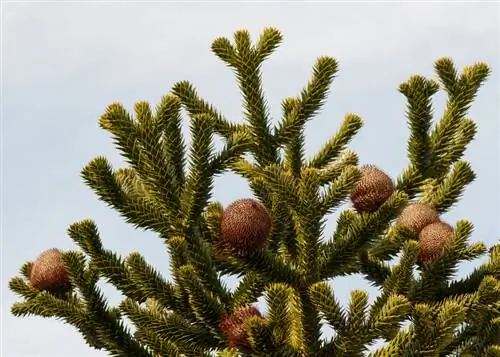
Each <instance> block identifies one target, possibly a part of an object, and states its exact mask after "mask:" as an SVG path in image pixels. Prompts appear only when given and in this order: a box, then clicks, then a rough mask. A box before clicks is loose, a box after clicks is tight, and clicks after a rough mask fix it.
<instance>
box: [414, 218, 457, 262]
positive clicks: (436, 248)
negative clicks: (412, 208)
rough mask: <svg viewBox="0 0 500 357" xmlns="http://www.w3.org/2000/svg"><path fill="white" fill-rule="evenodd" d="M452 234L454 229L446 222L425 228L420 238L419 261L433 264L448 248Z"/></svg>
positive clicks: (432, 224)
mask: <svg viewBox="0 0 500 357" xmlns="http://www.w3.org/2000/svg"><path fill="white" fill-rule="evenodd" d="M452 234H453V227H451V226H450V225H449V224H447V223H444V222H436V223H431V224H429V225H428V226H426V227H424V229H422V231H421V232H420V234H419V236H418V241H419V244H420V252H419V254H418V260H419V261H420V262H421V263H422V264H428V263H431V262H433V261H434V260H435V259H436V258H438V257H439V255H440V254H441V253H442V252H443V250H444V249H445V248H446V247H448V245H449V244H450V241H451V236H452Z"/></svg>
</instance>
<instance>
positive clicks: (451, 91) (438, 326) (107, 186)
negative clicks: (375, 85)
mask: <svg viewBox="0 0 500 357" xmlns="http://www.w3.org/2000/svg"><path fill="white" fill-rule="evenodd" d="M281 40H282V35H281V34H280V32H279V31H278V30H276V29H273V28H267V29H265V30H264V31H263V32H262V34H261V36H260V38H259V40H258V42H257V43H256V44H255V45H252V44H251V41H250V36H249V33H248V32H247V31H243V30H241V31H237V32H236V33H235V36H234V43H231V42H230V41H229V40H228V39H226V38H218V39H216V40H215V41H214V42H213V44H212V51H213V52H214V53H215V54H216V55H217V56H218V57H219V58H220V59H221V60H223V61H224V62H225V63H226V64H227V65H228V66H229V67H231V68H232V70H233V71H234V72H235V73H236V77H237V80H238V85H239V88H240V90H241V93H242V96H243V100H244V104H243V107H244V118H245V121H244V122H242V123H233V122H230V121H228V120H227V119H226V118H225V117H224V116H223V115H222V114H221V113H219V112H218V111H217V109H216V108H215V107H213V106H212V105H210V104H209V103H207V102H206V101H204V100H203V99H202V98H201V97H200V96H199V95H198V93H197V92H196V90H195V88H194V86H193V85H192V84H190V83H188V82H179V83H176V84H175V85H174V86H173V88H172V90H171V93H170V94H168V95H166V96H164V97H163V98H162V100H161V102H160V103H159V105H158V106H157V107H156V108H155V109H154V110H153V109H152V108H151V107H150V105H149V104H148V103H145V102H140V103H137V104H136V105H135V107H134V112H135V113H134V115H132V114H130V113H129V112H128V111H127V110H126V109H125V108H124V107H123V106H122V105H120V104H116V103H115V104H112V105H110V106H109V107H108V108H107V110H106V112H105V113H104V114H103V115H102V117H101V118H100V121H99V123H100V125H101V127H102V128H103V129H105V130H107V131H109V132H110V133H111V135H112V136H113V138H114V141H115V143H116V146H117V147H118V149H119V150H120V152H121V153H122V154H123V157H124V158H125V159H126V161H127V163H128V166H127V167H124V168H119V169H113V168H112V167H111V165H110V163H109V162H108V161H107V160H106V158H104V157H97V158H95V159H94V160H92V161H91V162H90V163H89V164H88V165H87V166H86V167H85V168H84V169H83V171H82V177H83V179H84V181H85V183H86V184H87V185H88V186H89V187H90V188H92V190H94V191H95V193H96V194H97V195H98V196H99V197H100V199H101V200H102V201H104V202H105V203H106V204H108V205H109V206H111V207H113V208H114V209H116V210H117V211H118V212H119V213H120V214H121V215H122V216H123V217H124V218H125V220H126V221H127V222H129V223H131V224H133V225H134V226H135V227H138V228H141V229H144V230H151V231H154V232H155V233H157V235H158V236H159V238H160V239H162V240H163V241H164V242H165V244H166V246H167V248H168V252H169V254H170V264H171V271H170V276H171V278H168V279H167V278H165V277H163V276H162V275H161V274H160V272H158V271H157V270H156V269H155V268H154V267H153V266H151V265H150V264H148V263H147V262H146V260H145V259H144V258H143V257H142V256H141V255H140V254H139V253H136V252H134V253H131V254H130V255H129V256H128V257H126V258H122V257H120V256H118V255H117V254H115V253H113V252H112V251H110V250H107V249H106V248H105V247H104V246H103V244H102V242H101V239H100V237H99V232H98V229H97V226H96V224H95V223H94V222H93V221H92V220H89V219H87V220H83V221H80V222H76V223H74V224H72V225H71V226H70V227H69V229H68V235H69V236H70V237H71V239H73V240H74V241H75V242H76V243H77V244H78V246H79V247H80V250H79V251H67V252H62V251H60V250H57V249H50V250H48V251H46V252H44V253H43V254H41V255H40V257H39V258H37V259H36V260H35V261H33V262H28V263H26V264H24V265H23V267H22V268H21V275H22V276H19V277H15V278H13V279H12V280H11V281H10V288H11V290H13V291H14V292H16V293H17V294H19V295H20V296H22V297H23V298H24V300H23V301H21V302H17V303H15V304H14V305H13V307H12V313H13V314H14V315H16V316H24V315H38V316H44V317H56V318H59V319H62V320H63V321H65V322H66V323H69V324H72V325H73V326H75V327H76V328H77V329H78V330H79V331H80V332H81V334H82V335H83V337H84V338H85V341H86V343H88V344H89V345H90V346H92V347H94V348H97V349H103V350H105V351H107V352H108V353H109V354H110V355H112V356H138V357H141V356H144V357H145V356H212V355H217V356H277V357H279V356H304V357H305V356H307V357H313V356H325V357H326V356H346V357H347V356H361V355H363V354H367V353H368V350H367V346H369V344H370V343H372V342H373V341H375V340H378V339H383V340H385V341H386V344H385V345H383V346H382V347H380V348H379V349H378V350H376V351H374V352H372V353H371V354H370V355H371V356H374V357H375V356H377V357H383V356H478V357H479V356H499V355H500V330H499V326H500V311H499V309H500V283H499V273H500V245H495V246H493V247H490V249H488V248H487V247H486V246H485V245H484V244H483V243H474V244H470V243H468V238H469V236H470V235H471V233H472V230H473V225H472V223H470V222H468V221H466V220H461V221H459V222H456V223H453V224H451V223H446V222H444V221H442V219H441V215H442V213H444V212H445V211H447V210H449V209H450V208H451V207H452V205H453V204H454V203H455V202H456V201H457V200H458V199H459V198H460V196H461V195H462V193H463V191H464V189H465V187H466V186H467V185H468V184H470V183H471V182H472V181H473V180H474V178H475V174H474V172H473V170H472V168H471V166H470V165H469V164H468V163H467V162H466V161H464V160H463V159H462V157H463V154H464V151H465V150H466V145H467V144H468V143H470V142H471V140H473V138H474V135H475V133H476V130H477V128H476V124H475V123H474V122H473V121H472V120H470V119H468V118H467V117H466V114H467V111H468V109H469V107H470V106H471V104H472V102H473V100H474V98H475V96H476V94H477V92H478V90H479V88H480V86H481V84H482V83H483V82H484V81H485V79H486V78H487V76H488V75H489V72H490V69H489V67H488V66H487V65H486V64H483V63H477V64H474V65H472V66H470V67H466V68H465V69H464V70H463V71H462V72H461V73H458V72H457V69H456V68H455V66H454V64H453V62H452V61H451V60H450V59H448V58H442V59H439V60H438V61H437V62H436V63H435V70H436V72H437V76H438V78H439V83H438V82H436V81H434V80H430V79H426V78H424V77H422V76H419V75H416V76H412V77H411V78H410V79H409V80H408V81H407V82H405V83H403V84H401V85H400V87H399V91H400V92H401V93H402V94H403V95H404V96H405V97H406V100H407V103H408V104H407V119H408V124H409V131H410V135H409V141H408V147H407V149H408V155H409V158H410V164H409V166H408V167H407V168H405V169H404V171H403V172H402V173H401V175H400V176H399V177H398V178H396V179H394V180H393V179H392V178H391V177H389V176H388V175H387V174H386V173H384V171H383V170H381V169H380V168H379V167H377V166H375V165H365V166H361V167H358V166H359V165H358V157H357V155H356V154H355V153H354V152H353V151H351V150H349V149H347V145H348V143H349V141H350V140H351V138H352V137H353V136H354V135H355V134H356V133H357V132H358V131H359V130H360V128H361V127H362V120H361V118H360V117H359V116H358V115H355V114H348V115H346V116H345V118H344V120H343V122H342V123H341V125H340V128H339V129H338V131H337V133H335V134H334V135H332V136H331V138H330V139H329V140H328V141H327V142H326V143H325V144H324V146H323V147H322V148H321V149H320V150H319V152H317V153H316V154H315V155H314V156H313V157H310V158H306V157H305V155H304V149H303V147H304V141H305V136H304V125H305V124H306V123H307V122H308V121H309V120H311V119H312V118H313V117H314V116H315V115H317V114H318V112H319V111H320V109H321V107H322V105H323V103H324V101H325V99H326V96H327V92H328V90H329V87H330V85H331V83H332V81H333V79H334V77H335V75H336V72H337V62H336V60H335V59H333V58H331V57H320V58H318V59H317V62H316V64H315V65H314V69H313V74H312V79H311V80H310V82H309V83H308V84H307V85H306V86H305V87H304V89H303V90H302V91H301V93H300V94H299V95H298V96H297V97H294V98H286V99H285V100H283V102H282V113H283V114H282V119H281V121H280V122H279V123H278V124H277V125H276V126H274V127H273V126H271V124H270V115H269V111H268V108H267V105H266V100H265V98H264V96H263V90H262V83H261V72H260V68H261V65H262V63H263V61H264V60H265V59H266V58H268V57H269V56H270V55H271V53H272V52H273V51H274V50H275V49H276V48H277V47H278V45H279V43H280V42H281ZM440 88H442V89H444V91H445V92H446V94H447V102H446V108H445V111H444V114H443V116H442V118H441V119H440V120H438V121H435V122H433V115H432V104H431V101H432V96H433V95H434V94H436V93H437V92H438V91H439V90H440ZM183 111H184V112H185V113H187V115H188V116H189V120H190V130H191V135H192V144H191V145H190V146H189V147H187V146H186V144H185V142H184V140H183V138H182V135H181V120H182V112H183ZM216 135H217V136H220V137H222V138H223V139H224V143H225V146H224V148H223V149H222V150H220V151H216V150H215V149H214V137H215V136H216ZM227 171H233V172H235V173H237V174H239V175H241V176H242V177H244V178H246V179H247V180H248V183H249V186H250V188H251V189H252V192H253V194H254V197H252V198H238V199H236V198H235V202H233V203H232V204H231V205H229V206H227V207H225V208H223V207H222V206H221V204H220V203H218V202H217V201H214V200H212V196H211V194H212V187H213V182H214V181H213V180H214V177H215V176H216V175H219V174H222V173H224V172H227ZM347 199H350V201H351V203H352V207H353V209H352V210H345V211H343V212H341V213H340V215H339V218H338V221H337V226H336V230H335V232H334V233H333V235H332V236H331V237H326V239H323V228H324V224H325V216H326V215H327V214H329V213H331V212H333V211H334V210H335V209H338V207H339V206H340V205H341V204H342V203H343V202H344V201H345V200H347ZM487 254H488V255H489V256H488V259H487V260H485V261H484V263H482V265H481V266H480V267H479V268H477V269H476V270H475V271H474V272H473V273H471V274H470V275H468V276H466V277H464V278H462V279H459V280H455V278H454V276H453V275H454V273H455V271H456V268H457V264H458V263H459V262H460V261H466V260H472V259H475V258H478V257H480V256H482V255H487ZM395 258H397V262H396V263H390V262H392V261H394V259H395ZM414 268H416V269H414ZM355 273H362V274H364V276H365V277H366V279H367V280H368V281H369V282H371V283H372V284H374V285H375V286H377V287H379V288H380V290H381V293H380V296H378V297H377V298H376V299H375V301H374V302H373V303H372V304H369V303H368V295H367V293H366V292H365V291H361V290H355V291H352V292H351V297H350V302H349V304H348V306H346V307H343V306H341V305H340V304H339V303H338V301H337V299H336V298H335V294H334V293H335V292H334V289H333V288H332V286H331V285H330V284H329V282H328V280H329V279H331V278H334V277H337V276H345V275H349V274H355ZM225 275H226V276H227V275H237V276H239V277H240V278H241V279H240V281H239V283H238V285H237V287H236V288H235V290H230V289H228V287H226V286H225V284H224V282H223V277H224V276H225ZM99 279H105V280H106V281H108V282H109V283H111V284H113V285H114V286H115V287H116V288H118V289H119V290H120V291H121V292H122V293H123V294H124V296H125V297H126V298H125V299H124V300H123V301H122V302H121V304H120V305H119V306H116V307H110V306H109V304H108V303H107V300H106V299H105V297H104V296H103V294H102V293H101V291H100V290H99V288H98V287H97V286H96V283H97V282H98V281H99ZM261 296H264V298H265V302H266V311H259V309H258V308H257V307H256V306H255V305H254V304H255V302H256V301H257V299H258V298H259V297H261ZM125 317H127V318H128V319H129V320H130V321H132V323H133V328H131V327H127V326H126V325H125V323H124V320H123V319H124V318H125ZM325 323H326V324H328V325H329V326H330V327H332V329H333V331H334V333H333V336H332V337H331V338H323V337H322V333H321V330H320V329H321V327H322V325H323V324H325ZM405 323H406V325H405Z"/></svg>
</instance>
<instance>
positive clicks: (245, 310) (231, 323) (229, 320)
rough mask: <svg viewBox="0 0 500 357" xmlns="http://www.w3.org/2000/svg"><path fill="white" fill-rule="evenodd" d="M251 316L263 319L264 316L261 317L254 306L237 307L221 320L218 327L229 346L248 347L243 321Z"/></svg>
mask: <svg viewBox="0 0 500 357" xmlns="http://www.w3.org/2000/svg"><path fill="white" fill-rule="evenodd" d="M252 316H258V317H260V318H261V319H262V320H264V317H262V315H261V313H260V312H259V310H258V309H257V308H256V307H255V306H243V307H239V308H237V309H236V310H235V311H234V312H233V313H232V314H231V315H229V316H227V317H226V318H225V319H223V320H222V322H221V324H220V329H221V331H222V334H223V336H224V338H225V339H226V341H227V344H228V345H229V347H231V348H237V347H244V348H249V347H250V343H249V341H248V334H247V332H246V329H245V323H246V322H247V321H248V319H249V318H250V317H252Z"/></svg>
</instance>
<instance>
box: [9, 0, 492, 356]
mask: <svg viewBox="0 0 500 357" xmlns="http://www.w3.org/2000/svg"><path fill="white" fill-rule="evenodd" d="M477 4H478V2H476V5H474V4H473V3H469V4H468V5H455V6H453V7H450V6H448V7H443V6H436V5H433V6H430V5H428V4H427V5H426V4H424V3H421V4H420V5H415V6H413V7H410V6H409V5H403V4H399V5H395V4H392V5H382V4H380V3H378V4H375V3H374V4H373V5H371V6H367V5H363V4H361V5H350V6H346V5H340V4H339V5H337V6H334V5H333V2H332V4H330V5H325V4H324V5H322V6H321V7H320V6H318V5H316V6H313V5H311V4H307V3H306V2H300V4H299V3H298V2H296V3H295V5H294V4H293V3H292V2H289V3H288V4H286V3H281V4H274V5H269V6H264V5H263V4H261V3H259V4H255V5H247V6H245V7H243V6H234V5H233V6H228V5H212V6H208V5H207V6H202V5H200V4H196V5H183V6H180V5H174V4H169V3H166V2H165V3H164V4H163V5H158V4H157V5H155V6H154V7H153V6H145V5H141V6H139V5H132V4H128V5H122V6H118V5H110V4H107V5H104V4H102V3H101V4H95V3H94V5H86V6H82V5H81V4H80V5H77V4H73V5H69V4H67V6H62V5H61V2H51V3H48V2H47V3H42V2H38V5H36V6H35V5H34V3H32V4H28V3H24V4H16V3H15V2H10V3H7V4H4V8H3V14H2V30H3V43H2V50H3V58H2V59H3V68H2V71H3V72H2V79H3V86H2V95H3V107H2V125H3V127H2V136H3V137H2V149H3V157H2V174H3V181H2V189H3V191H2V205H3V206H2V232H1V238H2V244H3V247H2V274H1V278H2V294H1V297H2V356H5V357H31V356H33V357H34V356H36V357H43V356H52V357H57V356H74V357H83V356H105V355H106V354H105V353H104V352H97V351H94V350H92V349H90V348H89V347H87V346H86V345H85V344H84V342H83V340H82V339H81V337H80V335H78V334H77V332H76V331H75V330H74V329H73V328H72V327H69V326H66V325H63V324H62V323H60V322H58V321H55V320H50V319H39V318H35V317H31V318H24V319H20V318H13V317H12V316H11V315H10V312H9V309H10V305H11V304H12V303H13V302H14V301H15V297H14V296H13V295H12V294H11V293H10V292H9V291H8V289H7V287H6V286H7V282H8V279H10V277H12V276H13V275H15V274H17V270H18V268H19V267H20V266H21V264H22V263H23V262H25V261H27V260H32V259H34V258H36V256H37V255H38V254H39V253H40V252H41V251H42V250H44V249H46V248H49V247H58V248H62V249H69V248H74V245H73V244H72V241H71V240H70V239H69V238H68V237H67V236H66V229H67V227H68V225H69V224H70V223H72V222H73V221H76V220H80V219H83V218H92V219H94V220H95V221H96V222H97V224H98V226H99V229H100V231H101V233H102V238H103V241H104V244H105V245H106V247H107V248H111V249H114V250H117V251H118V252H119V253H121V254H124V255H126V254H128V253H129V252H131V251H135V250H138V251H140V252H141V253H143V254H144V255H145V257H146V258H147V259H149V261H150V262H151V263H152V264H153V265H154V266H156V267H157V268H158V269H159V270H160V271H162V272H163V273H165V274H166V273H167V269H168V256H167V254H166V253H165V252H164V248H163V245H162V243H161V242H160V240H159V239H156V238H155V237H154V235H153V234H150V233H143V232H141V231H136V230H134V229H133V228H132V227H131V226H128V225H127V224H125V223H124V222H123V221H122V219H121V218H120V217H119V216H118V215H117V214H116V213H115V212H114V211H112V210H110V209H109V208H107V207H106V206H105V205H104V204H103V203H101V202H99V201H98V200H97V198H96V196H95V195H94V194H93V193H92V192H91V191H90V189H88V188H87V187H86V186H84V184H83V183H82V181H81V179H80V178H79V173H80V170H81V168H82V167H83V166H84V165H85V164H86V163H87V162H88V161H89V160H91V159H92V158H93V157H95V156H97V155H105V156H107V157H108V158H110V159H111V160H112V162H113V163H115V164H120V158H119V156H118V154H117V151H116V150H115V149H114V147H113V145H112V143H111V140H110V138H109V136H108V134H107V133H106V132H104V131H102V130H101V129H100V128H99V127H98V125H97V119H98V117H99V115H100V114H102V113H103V111H104V109H105V106H106V105H107V104H109V103H111V102H113V101H120V102H122V103H124V105H126V106H127V107H128V108H132V105H133V103H134V102H136V101H138V100H149V101H151V103H152V104H153V105H154V104H156V103H157V102H158V100H159V99H160V97H161V96H162V95H163V94H165V93H167V92H168V91H169V89H170V88H171V86H172V84H173V83H174V82H176V81H178V80H184V79H187V80H190V81H192V82H193V83H194V84H195V85H196V87H197V89H198V91H199V93H200V94H201V95H202V96H204V98H205V99H207V100H209V101H210V102H212V103H214V104H215V105H216V106H218V107H219V108H220V109H221V110H222V112H223V113H224V114H225V115H226V116H227V117H229V118H231V119H233V120H240V118H241V107H240V104H241V100H240V97H239V93H238V89H237V87H236V85H235V81H234V77H233V75H232V73H231V71H230V70H229V69H227V68H226V67H225V65H224V64H223V63H221V62H220V61H219V60H218V59H217V58H216V57H215V56H214V55H213V54H212V53H211V52H210V45H211V42H212V40H213V39H214V38H216V37H218V36H229V37H230V36H231V35H232V33H233V32H234V31H235V30H237V29H239V28H242V27H244V28H247V29H249V30H250V31H251V33H252V35H253V36H254V38H255V36H256V35H257V34H258V33H259V32H260V30H261V29H262V28H263V27H265V26H274V27H277V28H279V29H280V30H282V31H283V34H284V43H283V45H282V46H281V47H280V48H279V49H278V51H277V53H276V54H275V55H274V56H273V57H272V59H271V60H270V61H269V62H267V63H266V64H265V65H264V86H265V91H266V94H267V98H268V100H269V103H270V105H271V107H272V114H273V115H274V117H275V118H277V117H279V114H280V100H281V99H282V98H284V97H286V96H292V95H296V94H298V93H299V91H300V89H301V88H302V86H303V85H305V83H306V82H307V81H308V80H309V78H310V73H311V68H312V64H313V63H314V60H315V58H316V57H317V56H320V55H331V56H334V57H335V58H337V59H338V60H339V63H340V73H339V77H338V78H337V79H336V80H335V82H334V84H333V87H332V91H331V95H330V96H329V100H328V104H327V105H326V107H325V110H324V111H323V112H322V113H321V115H319V116H318V117H317V118H316V119H315V120H314V121H313V122H312V123H310V124H309V125H308V127H307V152H308V153H309V154H311V153H313V152H314V151H315V150H317V149H318V148H319V147H320V146H321V145H322V143H323V142H324V141H325V140H326V139H327V138H328V136H329V135H331V134H332V133H334V132H335V131H336V130H337V128H338V126H339V123H340V121H341V119H342V118H343V116H344V114H345V113H347V112H354V113H357V114H359V115H361V116H362V117H363V119H364V121H365V123H366V124H365V126H364V129H363V130H362V131H361V133H360V134H359V135H358V136H357V137H356V138H355V139H354V140H353V142H352V144H351V145H350V147H351V148H352V149H353V150H355V151H356V152H358V154H359V155H360V159H361V162H362V163H375V164H377V165H379V166H380V167H381V168H383V169H384V170H386V171H387V172H388V173H389V174H390V175H392V176H393V177H395V176H397V175H399V173H400V172H401V171H402V170H403V169H404V167H405V166H406V164H407V158H406V140H407V137H408V130H407V126H406V119H405V117H404V112H405V102H404V97H403V96H402V95H401V94H399V93H398V91H397V86H398V84H399V83H400V82H402V81H404V80H406V79H407V78H408V77H409V76H410V75H411V74H414V73H421V74H424V75H427V76H433V71H432V66H433V62H434V61H435V60H436V59H437V58H439V57H441V56H450V57H452V58H453V59H454V60H455V61H456V63H457V64H458V65H459V66H460V67H462V66H464V65H469V64H472V63H473V62H475V61H479V60H481V61H486V62H488V63H489V64H491V66H492V68H493V74H492V76H491V77H490V79H489V81H488V82H487V83H486V85H485V86H484V87H483V88H482V90H481V91H480V93H479V96H478V98H477V100H476V102H475V104H474V105H473V107H472V110H471V117H472V118H473V119H474V120H476V122H477V123H478V124H479V133H478V135H477V139H476V140H475V141H474V143H473V144H472V145H471V146H470V149H469V150H468V151H467V159H468V160H470V161H471V162H472V165H473V167H474V169H475V170H476V172H477V173H478V179H477V181H476V182H475V183H474V184H473V185H471V186H470V187H469V188H468V189H467V191H466V193H465V196H464V199H463V200H462V201H461V202H460V204H458V205H457V206H456V207H455V208H454V209H452V211H451V212H450V213H449V214H447V215H446V217H445V218H446V219H447V220H448V221H449V222H450V223H455V222H456V220H458V219H468V220H471V221H472V222H473V223H474V224H475V227H476V229H475V233H474V235H473V237H472V239H473V240H483V241H485V242H486V243H487V244H488V245H491V244H492V243H494V242H495V240H496V239H497V238H498V237H499V231H500V229H499V225H498V217H499V214H498V213H499V207H498V206H499V191H498V188H497V187H498V182H499V175H498V166H499V165H498V163H499V153H498V149H499V146H498V144H499V141H498V138H499V126H498V119H499V110H498V103H499V99H500V98H499V92H498V88H499V84H500V83H499V73H500V66H499V45H498V43H499V14H498V6H495V5H493V4H492V3H490V4H489V5H488V6H486V5H484V3H483V5H477ZM443 100H444V97H443V95H442V94H441V95H438V96H437V98H436V116H437V117H439V115H440V114H441V112H442V108H443ZM249 194H250V191H249V190H248V187H247V185H246V183H245V181H243V180H242V179H240V178H238V177H236V176H234V175H229V174H228V175H224V176H222V177H220V178H218V179H217V185H216V189H215V197H216V199H218V200H220V201H221V202H222V203H223V204H227V203H229V202H230V201H232V200H234V199H237V198H240V197H244V196H248V195H249ZM332 217H333V216H332ZM333 229H334V219H333V218H332V219H331V220H330V224H329V225H328V227H327V231H326V235H327V236H328V235H330V234H331V232H332V231H333ZM471 270H472V265H471V264H467V265H465V266H464V267H463V268H462V269H461V270H460V274H464V273H467V272H470V271H471ZM333 284H334V288H335V292H336V294H337V295H338V296H339V298H340V299H341V300H342V301H343V302H345V301H346V300H347V299H348V295H349V291H350V290H351V289H354V288H361V289H368V291H369V293H370V298H371V299H373V298H374V297H375V294H376V290H374V289H372V288H369V287H368V285H367V284H366V283H365V282H364V281H363V280H362V279H361V278H343V279H336V280H335V281H334V283H333ZM105 291H106V292H107V293H108V294H109V295H108V296H109V297H110V301H111V302H112V303H117V302H118V301H119V295H118V294H117V293H116V292H115V291H114V290H113V288H109V287H106V288H105Z"/></svg>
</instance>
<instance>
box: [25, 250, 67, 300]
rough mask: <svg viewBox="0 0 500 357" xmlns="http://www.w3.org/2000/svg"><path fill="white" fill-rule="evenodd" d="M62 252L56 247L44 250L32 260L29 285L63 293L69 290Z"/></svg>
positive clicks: (52, 292) (54, 292)
mask: <svg viewBox="0 0 500 357" xmlns="http://www.w3.org/2000/svg"><path fill="white" fill-rule="evenodd" d="M63 257H64V254H63V253H62V252H61V251H60V250H59V249H56V248H51V249H48V250H46V251H44V252H43V253H42V254H40V255H39V256H38V258H37V259H36V260H35V261H34V262H33V265H32V266H31V269H30V272H29V281H30V283H31V285H32V286H33V287H34V288H35V289H37V290H39V291H48V292H49V293H51V294H56V295H59V294H65V293H67V292H68V291H69V290H71V283H70V280H69V275H68V269H67V267H66V264H65V262H64V259H63Z"/></svg>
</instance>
